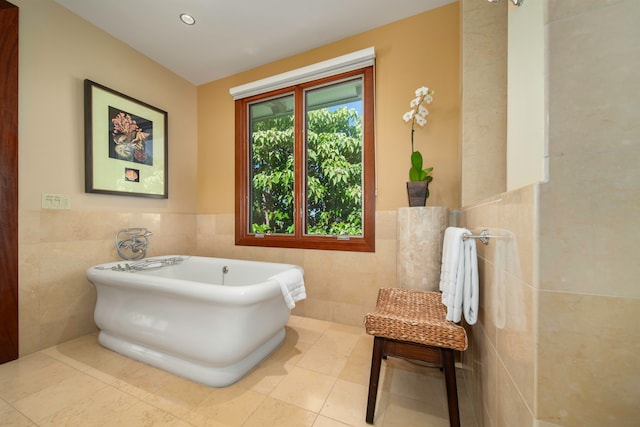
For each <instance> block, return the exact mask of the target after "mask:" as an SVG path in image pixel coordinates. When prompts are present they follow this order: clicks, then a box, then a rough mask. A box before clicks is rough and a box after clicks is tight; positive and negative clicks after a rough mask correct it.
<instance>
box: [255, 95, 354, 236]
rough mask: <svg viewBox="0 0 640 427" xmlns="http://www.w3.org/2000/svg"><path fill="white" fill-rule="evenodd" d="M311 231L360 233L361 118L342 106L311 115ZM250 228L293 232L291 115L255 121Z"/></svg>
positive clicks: (309, 163)
mask: <svg viewBox="0 0 640 427" xmlns="http://www.w3.org/2000/svg"><path fill="white" fill-rule="evenodd" d="M307 129H308V130H307V151H306V153H307V154H306V155H307V159H306V160H307V164H306V170H307V188H306V192H307V200H306V215H307V230H306V234H311V235H348V236H362V120H361V117H360V115H359V114H358V112H357V111H356V110H355V109H352V108H346V107H341V108H338V109H336V110H332V111H330V110H329V109H327V108H322V109H317V110H313V111H309V112H308V114H307ZM252 133H253V140H252V153H251V156H252V187H253V191H252V196H251V208H252V209H251V229H252V232H253V233H265V234H267V233H276V234H292V233H293V232H294V218H293V217H294V215H293V211H294V160H293V159H294V152H293V150H294V135H293V115H285V116H280V117H275V118H267V119H264V120H260V121H255V122H254V123H253V129H252Z"/></svg>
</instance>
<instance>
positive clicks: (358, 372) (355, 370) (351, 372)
mask: <svg viewBox="0 0 640 427" xmlns="http://www.w3.org/2000/svg"><path fill="white" fill-rule="evenodd" d="M385 372H386V364H385V363H383V364H382V365H381V366H380V378H384V377H385ZM370 375H371V359H370V358H362V357H354V356H351V357H349V358H348V359H347V363H346V364H345V365H344V368H343V369H342V371H341V372H340V375H338V378H340V379H341V380H345V381H349V382H352V383H357V384H361V385H364V386H367V387H368V386H369V376H370Z"/></svg>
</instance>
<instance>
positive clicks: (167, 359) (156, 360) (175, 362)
mask: <svg viewBox="0 0 640 427" xmlns="http://www.w3.org/2000/svg"><path fill="white" fill-rule="evenodd" d="M284 337H285V329H284V328H282V329H281V330H279V331H278V332H277V333H276V334H275V335H274V336H272V337H271V338H270V339H269V340H268V341H267V342H265V343H264V344H263V345H262V346H260V347H259V348H257V349H256V350H255V351H254V352H252V353H251V354H249V355H248V356H247V357H245V358H244V359H242V360H240V361H238V362H236V363H234V364H232V365H227V366H223V367H216V366H210V365H207V364H203V363H199V362H196V361H192V360H186V359H183V358H179V357H176V356H174V355H171V354H167V353H162V352H160V351H158V350H154V349H151V348H148V347H145V346H144V345H140V344H137V343H132V342H129V341H126V340H124V339H121V338H119V337H117V336H114V335H111V334H109V333H108V332H105V331H100V334H99V336H98V341H99V342H100V344H101V345H102V346H104V347H106V348H108V349H110V350H113V351H115V352H116V353H120V354H122V355H124V356H127V357H130V358H132V359H135V360H138V361H140V362H143V363H146V364H149V365H151V366H155V367H156V368H160V369H163V370H165V371H168V372H171V373H173V374H176V375H179V376H181V377H183V378H187V379H189V380H192V381H195V382H197V383H200V384H204V385H206V386H209V387H226V386H228V385H231V384H233V383H235V382H236V381H238V380H240V379H241V378H242V377H244V376H245V375H246V374H247V373H249V371H251V370H252V369H253V368H254V367H256V366H257V365H258V364H259V363H260V362H261V361H262V360H264V359H266V358H267V356H269V355H270V354H271V353H273V352H274V351H275V350H276V349H277V348H278V347H279V346H280V344H282V342H283V341H284ZM221 345H222V344H221Z"/></svg>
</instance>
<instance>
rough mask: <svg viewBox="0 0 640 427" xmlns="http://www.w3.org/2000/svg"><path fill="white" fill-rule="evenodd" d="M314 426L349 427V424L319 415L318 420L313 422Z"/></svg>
mask: <svg viewBox="0 0 640 427" xmlns="http://www.w3.org/2000/svg"><path fill="white" fill-rule="evenodd" d="M313 427H349V424H345V423H341V422H340V421H336V420H332V419H331V418H327V417H325V416H322V415H318V418H316V422H315V423H313Z"/></svg>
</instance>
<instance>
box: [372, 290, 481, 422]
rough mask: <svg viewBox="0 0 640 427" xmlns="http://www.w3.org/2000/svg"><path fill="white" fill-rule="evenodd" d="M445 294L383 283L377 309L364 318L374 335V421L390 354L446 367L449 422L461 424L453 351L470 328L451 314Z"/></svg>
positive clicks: (460, 347)
mask: <svg viewBox="0 0 640 427" xmlns="http://www.w3.org/2000/svg"><path fill="white" fill-rule="evenodd" d="M441 298H442V297H441V294H440V293H439V292H424V291H416V290H409V289H399V288H383V289H380V291H379V293H378V300H377V303H376V308H375V311H374V312H372V313H368V314H367V315H366V316H365V319H364V323H365V329H366V332H367V333H368V334H369V335H373V336H374V337H375V338H374V342H373V355H372V358H371V377H370V379H369V397H368V401H367V414H366V421H367V423H369V424H372V423H373V417H374V412H375V405H376V396H377V392H378V380H379V377H380V365H381V363H382V359H383V358H386V357H387V356H391V357H401V358H404V359H409V360H416V361H422V362H429V363H432V364H434V365H435V366H438V367H440V368H442V369H443V370H444V375H445V382H446V387H447V401H448V406H449V422H450V425H451V426H452V427H458V426H460V415H459V410H458V393H457V385H456V374H455V363H454V356H453V352H454V350H457V351H464V350H466V349H467V345H468V344H467V334H466V331H465V330H464V328H463V327H462V326H460V325H457V324H455V323H453V322H449V321H448V320H446V315H447V308H446V307H445V306H444V305H443V304H442V302H441Z"/></svg>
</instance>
